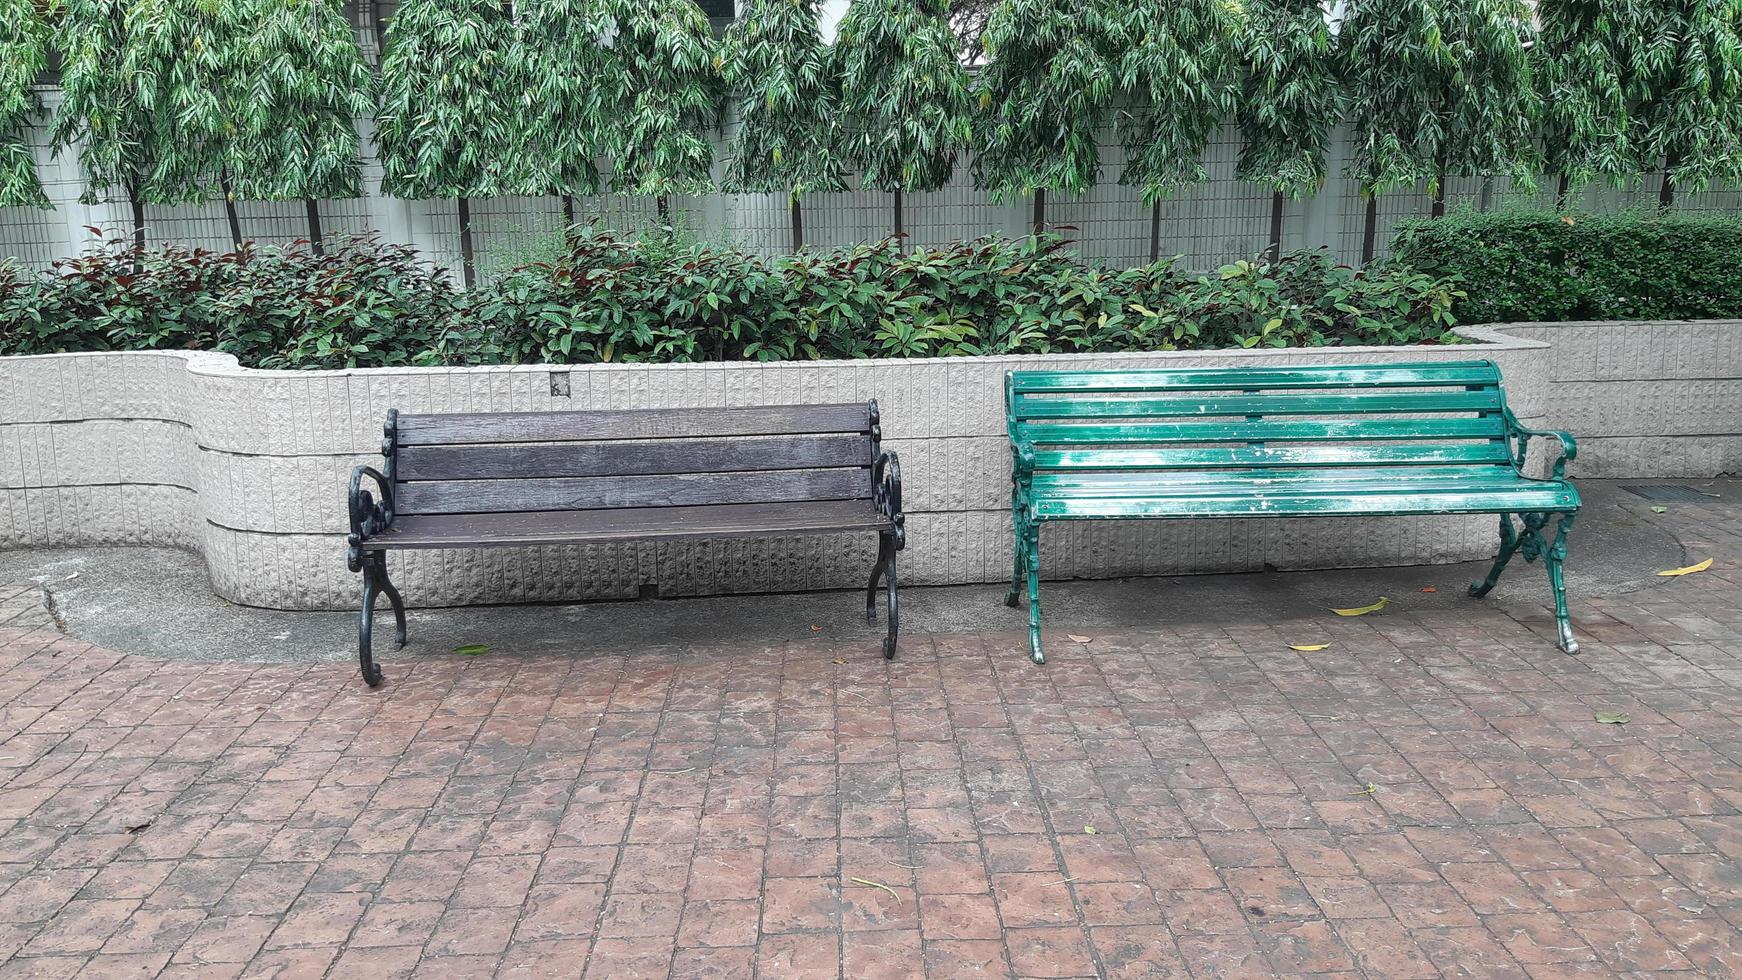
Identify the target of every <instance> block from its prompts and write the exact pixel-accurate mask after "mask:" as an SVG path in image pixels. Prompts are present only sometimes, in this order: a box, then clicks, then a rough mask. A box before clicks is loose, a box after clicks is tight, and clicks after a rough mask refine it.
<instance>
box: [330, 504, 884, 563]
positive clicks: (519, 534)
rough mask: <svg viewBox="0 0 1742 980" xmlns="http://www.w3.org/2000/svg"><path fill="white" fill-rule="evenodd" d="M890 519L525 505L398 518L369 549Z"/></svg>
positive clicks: (796, 507)
mask: <svg viewBox="0 0 1742 980" xmlns="http://www.w3.org/2000/svg"><path fill="white" fill-rule="evenodd" d="M892 526H893V525H892V523H891V521H890V519H889V518H888V517H886V516H885V515H884V514H882V513H881V512H879V511H878V510H877V508H876V507H874V506H872V505H871V503H870V502H868V501H864V500H827V501H802V502H786V503H758V504H721V505H716V506H709V507H654V508H633V509H617V510H568V511H521V512H519V513H505V514H432V515H424V516H407V517H399V518H397V519H395V520H394V522H393V526H392V527H391V528H389V529H388V530H386V531H384V532H382V533H381V534H379V535H376V536H374V537H371V538H369V539H367V540H365V541H364V542H363V550H365V551H398V550H414V549H430V548H488V547H515V546H526V545H555V544H582V543H601V542H610V541H669V540H678V539H683V538H727V537H747V536H754V537H765V536H773V535H787V534H833V533H841V532H858V531H881V530H887V529H889V528H890V527H892Z"/></svg>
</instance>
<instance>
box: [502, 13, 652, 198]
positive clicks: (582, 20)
mask: <svg viewBox="0 0 1742 980" xmlns="http://www.w3.org/2000/svg"><path fill="white" fill-rule="evenodd" d="M614 30H615V26H614V24H613V21H612V18H611V11H610V9H609V7H608V6H607V4H606V3H605V0H538V2H536V3H532V4H529V5H528V6H527V7H526V10H525V13H524V16H523V19H522V21H521V24H520V29H519V32H518V35H517V40H516V42H515V61H516V65H515V70H516V71H517V72H518V73H519V76H520V77H521V78H522V79H523V80H524V84H525V86H526V89H527V96H528V98H529V100H530V108H529V110H528V112H527V114H526V119H525V123H524V126H525V128H524V131H523V132H522V134H521V135H522V137H523V139H524V141H525V144H526V149H525V151H524V153H525V157H526V159H527V161H528V162H529V164H530V165H532V166H533V167H535V168H536V169H535V172H534V173H533V174H531V175H530V182H529V184H528V187H527V189H526V192H527V193H528V194H533V195H543V194H555V195H558V196H560V197H561V198H562V202H563V225H564V227H565V228H567V227H572V226H573V225H574V223H575V205H574V199H575V195H577V194H595V193H598V190H599V168H598V164H597V161H598V160H600V159H604V158H607V157H609V156H610V155H611V154H612V152H613V150H614V145H613V144H614V143H615V142H616V140H615V134H616V132H617V128H618V126H620V125H621V123H622V120H623V116H624V113H625V107H626V104H627V99H628V92H627V90H626V87H625V82H624V74H623V63H622V60H621V59H620V58H619V57H618V55H617V52H616V50H615V49H614V48H610V47H606V46H605V44H604V40H605V38H607V37H609V36H611V35H612V32H613V31H614Z"/></svg>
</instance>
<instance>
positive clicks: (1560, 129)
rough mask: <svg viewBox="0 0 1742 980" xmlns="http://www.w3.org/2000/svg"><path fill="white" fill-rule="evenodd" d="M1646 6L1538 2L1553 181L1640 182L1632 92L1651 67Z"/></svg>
mask: <svg viewBox="0 0 1742 980" xmlns="http://www.w3.org/2000/svg"><path fill="white" fill-rule="evenodd" d="M1644 7H1645V4H1643V3H1640V2H1638V0H1538V2H1537V5H1536V16H1537V22H1538V24H1540V34H1539V36H1538V39H1537V43H1536V46H1535V47H1534V48H1533V49H1532V51H1531V69H1532V72H1531V74H1532V78H1533V80H1534V82H1535V84H1536V88H1537V92H1538V93H1539V94H1540V95H1541V98H1542V116H1541V119H1540V120H1539V121H1538V127H1539V131H1540V133H1541V138H1542V148H1543V155H1544V162H1545V164H1546V166H1547V169H1548V172H1549V173H1550V174H1553V175H1556V176H1558V177H1560V178H1561V179H1562V180H1564V181H1565V182H1566V184H1567V185H1568V186H1571V187H1577V186H1580V185H1582V184H1586V183H1589V182H1591V181H1593V180H1598V179H1603V180H1608V181H1610V182H1612V183H1615V184H1624V183H1627V182H1629V181H1631V180H1634V179H1636V178H1637V177H1638V175H1639V172H1640V159H1639V152H1640V151H1639V148H1638V147H1636V146H1635V145H1634V133H1633V125H1632V122H1631V110H1632V106H1631V100H1630V98H1629V96H1628V92H1629V90H1631V89H1632V88H1634V87H1635V85H1636V81H1635V78H1634V69H1633V66H1634V65H1635V64H1639V63H1641V62H1642V61H1643V60H1644V57H1643V55H1644V51H1643V48H1642V42H1643V40H1644V25H1643V24H1642V23H1641V21H1640V18H1641V15H1642V14H1643V13H1644Z"/></svg>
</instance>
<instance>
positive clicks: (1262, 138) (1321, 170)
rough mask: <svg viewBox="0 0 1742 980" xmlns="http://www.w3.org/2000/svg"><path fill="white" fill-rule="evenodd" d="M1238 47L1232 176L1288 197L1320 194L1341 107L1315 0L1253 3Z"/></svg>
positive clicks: (1243, 22) (1326, 32)
mask: <svg viewBox="0 0 1742 980" xmlns="http://www.w3.org/2000/svg"><path fill="white" fill-rule="evenodd" d="M1238 50H1239V59H1240V95H1239V98H1238V99H1237V100H1236V102H1235V119H1236V120H1237V121H1238V123H1239V125H1240V136H1241V140H1242V144H1241V147H1240V160H1239V162H1238V163H1237V164H1236V166H1235V171H1234V174H1235V176H1236V177H1238V178H1240V179H1241V180H1249V181H1253V182H1254V183H1259V184H1264V185H1267V186H1269V187H1270V188H1272V189H1273V190H1276V191H1278V192H1280V193H1282V194H1283V195H1285V196H1287V197H1290V198H1298V197H1301V196H1303V195H1309V194H1316V193H1318V191H1319V189H1320V188H1321V187H1323V186H1324V182H1325V153H1326V150H1327V149H1328V147H1329V145H1330V140H1331V128H1332V126H1334V125H1335V124H1336V121H1337V115H1338V112H1339V109H1340V107H1339V105H1338V97H1337V96H1338V91H1337V77H1336V62H1335V59H1334V48H1333V45H1332V42H1331V33H1330V28H1329V25H1327V24H1326V22H1325V15H1324V11H1323V9H1322V8H1321V7H1320V6H1319V2H1318V0H1249V2H1248V3H1247V4H1246V7H1245V11H1244V17H1243V18H1242V20H1241V23H1240V29H1239V33H1238Z"/></svg>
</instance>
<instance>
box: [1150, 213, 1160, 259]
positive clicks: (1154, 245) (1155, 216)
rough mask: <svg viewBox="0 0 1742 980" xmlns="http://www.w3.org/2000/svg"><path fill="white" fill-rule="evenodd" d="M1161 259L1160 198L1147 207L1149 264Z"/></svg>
mask: <svg viewBox="0 0 1742 980" xmlns="http://www.w3.org/2000/svg"><path fill="white" fill-rule="evenodd" d="M1160 258H1161V198H1159V197H1158V198H1156V199H1155V201H1154V203H1152V204H1150V205H1149V264H1150V265H1154V264H1155V263H1156V262H1157V261H1158V260H1160Z"/></svg>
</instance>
